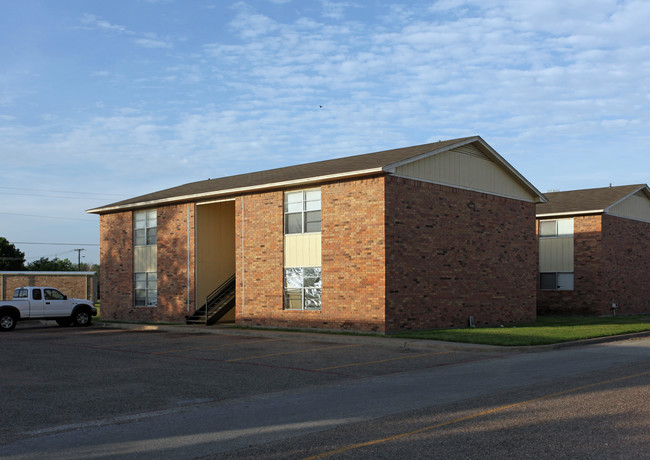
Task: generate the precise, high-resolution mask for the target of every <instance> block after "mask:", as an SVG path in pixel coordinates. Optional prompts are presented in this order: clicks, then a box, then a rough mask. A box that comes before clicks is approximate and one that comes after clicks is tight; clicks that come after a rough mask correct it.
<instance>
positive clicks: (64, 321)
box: [56, 318, 72, 327]
mask: <svg viewBox="0 0 650 460" xmlns="http://www.w3.org/2000/svg"><path fill="white" fill-rule="evenodd" d="M56 324H58V325H59V326H61V327H68V326H72V318H64V319H57V320H56Z"/></svg>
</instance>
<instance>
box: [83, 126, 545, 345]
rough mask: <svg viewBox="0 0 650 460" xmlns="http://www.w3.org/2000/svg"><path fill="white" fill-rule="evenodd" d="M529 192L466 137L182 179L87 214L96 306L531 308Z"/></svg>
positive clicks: (453, 319)
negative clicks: (219, 291) (222, 291)
mask: <svg viewBox="0 0 650 460" xmlns="http://www.w3.org/2000/svg"><path fill="white" fill-rule="evenodd" d="M544 201H545V198H544V196H543V195H542V194H541V193H539V191H537V190H536V189H535V187H533V186H532V185H531V184H530V183H529V182H528V181H527V180H526V179H525V178H524V177H523V176H521V174H519V173H518V172H517V171H516V170H515V169H514V168H513V167H512V166H510V165H509V164H508V163H507V162H506V161H505V160H504V159H503V158H502V157H501V156H500V155H499V154H498V153H497V152H495V151H494V150H493V149H492V148H491V147H490V146H489V145H488V144H487V143H486V142H485V141H484V140H483V139H481V138H480V137H478V136H476V137H469V138H463V139H454V140H449V141H442V142H437V143H432V144H426V145H419V146H414V147H407V148H401V149H395V150H388V151H383V152H376V153H370V154H365V155H357V156H351V157H346V158H339V159H333V160H328V161H321V162H316V163H310V164H303V165H297V166H290V167H286V168H280V169H273V170H268V171H261V172H256V173H251V174H242V175H237V176H230V177H224V178H220V179H212V180H206V181H201V182H194V183H190V184H186V185H181V186H179V187H175V188H171V189H168V190H163V191H158V192H154V193H151V194H148V195H144V196H140V197H136V198H133V199H129V200H125V201H121V202H118V203H114V204H110V205H107V206H103V207H101V208H97V209H92V210H89V211H88V212H91V213H97V214H100V223H101V225H100V232H101V266H102V267H101V284H102V317H103V318H107V319H108V318H113V319H120V320H145V321H153V322H179V321H184V320H185V317H186V316H187V315H192V314H193V313H194V311H195V310H196V309H198V308H199V307H201V306H202V305H203V304H206V303H209V299H210V295H211V293H212V292H213V291H214V290H215V288H216V287H218V286H227V285H228V284H227V283H228V281H230V282H231V283H232V284H231V286H232V288H231V289H232V295H233V297H234V300H233V304H234V305H235V307H234V308H233V310H232V311H231V312H230V313H229V314H228V315H227V316H226V317H225V318H224V320H231V321H233V320H234V321H235V322H236V323H238V324H241V325H255V326H264V327H299V328H322V329H354V330H366V331H378V332H394V331H399V330H418V329H428V328H438V327H458V326H466V325H467V323H468V319H469V318H470V317H472V318H473V320H474V321H475V323H476V324H477V325H484V324H501V323H514V322H521V321H532V320H534V319H535V315H536V292H537V264H538V257H537V239H536V235H535V206H536V204H537V203H541V202H544Z"/></svg>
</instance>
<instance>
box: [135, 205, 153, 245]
mask: <svg viewBox="0 0 650 460" xmlns="http://www.w3.org/2000/svg"><path fill="white" fill-rule="evenodd" d="M156 214H157V213H156V210H155V209H153V210H150V211H137V212H135V213H134V224H133V227H134V229H133V234H134V239H135V245H136V246H153V245H155V244H156V243H157V233H158V228H157V225H158V224H157V218H156Z"/></svg>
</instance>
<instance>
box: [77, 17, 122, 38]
mask: <svg viewBox="0 0 650 460" xmlns="http://www.w3.org/2000/svg"><path fill="white" fill-rule="evenodd" d="M79 21H80V22H81V23H82V24H84V26H85V27H86V28H88V29H101V30H106V31H111V32H118V33H131V32H129V31H128V30H127V28H126V27H124V26H121V25H118V24H111V23H110V22H109V21H106V20H104V19H101V18H99V17H97V16H95V15H94V14H91V13H84V14H83V15H82V16H81V18H79Z"/></svg>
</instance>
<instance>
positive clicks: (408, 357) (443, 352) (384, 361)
mask: <svg viewBox="0 0 650 460" xmlns="http://www.w3.org/2000/svg"><path fill="white" fill-rule="evenodd" d="M448 353H454V352H453V351H441V352H439V353H421V354H417V355H410V356H399V357H397V358H387V359H380V360H377V361H366V362H364V363H351V364H341V365H340V366H332V367H323V368H320V369H315V370H317V371H329V370H332V369H340V368H342V367H353V366H365V365H368V364H378V363H387V362H389V361H398V360H400V359H411V358H421V357H422V356H433V355H446V354H448Z"/></svg>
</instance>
